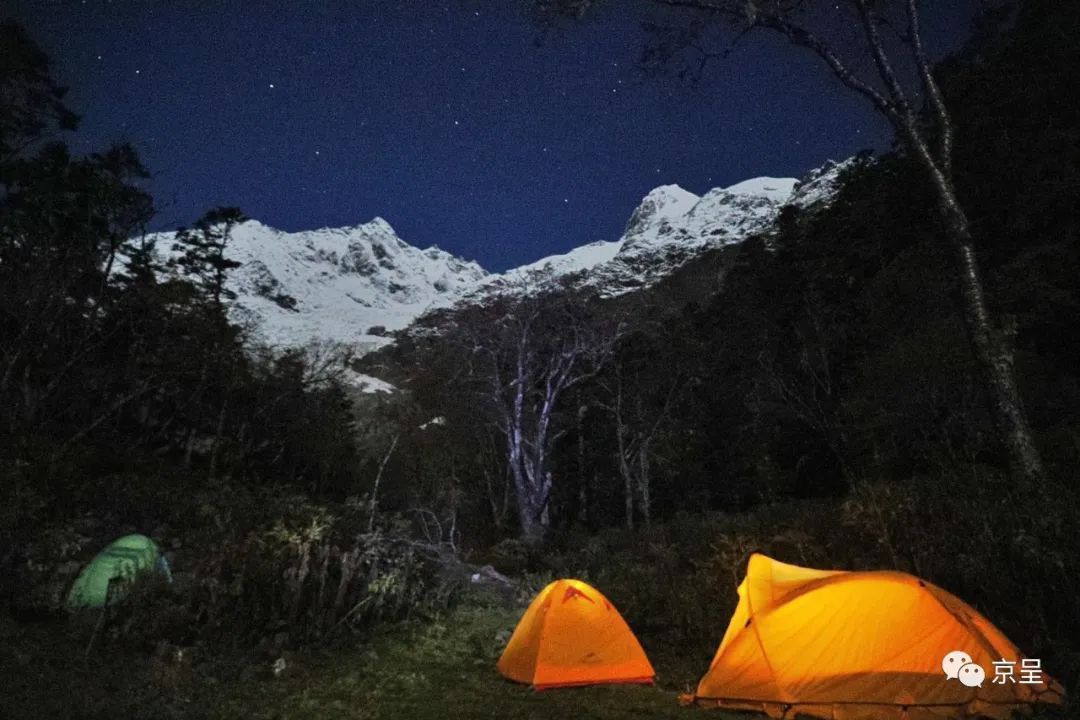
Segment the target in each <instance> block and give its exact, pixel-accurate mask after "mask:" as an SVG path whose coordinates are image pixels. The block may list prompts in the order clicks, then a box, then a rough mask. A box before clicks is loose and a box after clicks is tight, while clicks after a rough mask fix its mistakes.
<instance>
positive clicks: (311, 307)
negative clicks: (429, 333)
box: [155, 218, 487, 352]
mask: <svg viewBox="0 0 1080 720" xmlns="http://www.w3.org/2000/svg"><path fill="white" fill-rule="evenodd" d="M155 239H156V240H157V245H158V247H159V248H161V249H163V250H165V253H164V254H166V255H167V254H168V252H169V250H168V249H169V248H170V247H171V245H172V235H171V234H161V235H158V236H156V238H155ZM226 254H227V255H228V256H229V258H230V259H232V260H235V261H237V262H239V263H241V265H240V267H238V268H237V269H236V270H234V271H233V272H232V274H231V277H230V280H229V283H228V285H229V289H230V290H232V291H233V292H235V293H236V295H237V299H236V302H235V303H234V304H233V307H232V311H231V312H232V315H233V319H234V320H237V321H239V322H242V323H244V324H247V325H249V326H252V328H253V331H254V334H255V337H256V338H257V339H259V340H260V341H262V342H263V343H265V344H267V345H270V346H275V347H282V346H285V347H295V346H303V345H307V344H309V343H312V342H332V343H343V344H346V345H348V346H350V347H352V348H355V349H356V350H358V351H361V352H362V351H364V350H368V349H372V348H375V347H378V346H380V345H383V344H386V343H387V342H389V339H388V338H387V337H386V336H385V335H386V333H387V332H390V331H394V330H400V329H402V328H404V327H405V326H407V325H408V324H409V323H410V322H412V320H413V319H414V318H416V317H417V316H418V315H420V314H422V313H424V312H426V311H428V310H432V309H434V308H438V307H445V306H448V305H451V304H453V303H454V302H457V301H458V300H459V299H460V298H461V297H462V296H463V295H464V293H465V292H466V291H468V290H471V289H472V288H474V287H475V286H476V284H477V283H478V282H480V281H481V280H482V279H484V278H485V277H486V276H487V272H486V271H484V269H483V268H481V267H480V266H479V265H477V264H476V263H473V262H468V261H465V260H462V259H460V258H457V257H455V256H453V255H451V254H450V253H447V252H445V251H443V250H440V249H439V248H437V247H430V248H427V249H426V250H420V249H419V248H416V247H413V246H412V245H409V244H408V243H406V242H405V241H404V240H402V239H401V238H400V237H398V236H397V234H396V233H395V232H394V229H393V228H392V227H390V225H389V223H387V222H386V221H385V220H383V219H382V218H375V219H374V220H372V221H371V222H368V223H365V224H363V225H356V226H354V227H344V228H324V229H321V230H311V231H305V232H296V233H287V232H282V231H280V230H276V229H274V228H271V227H268V226H266V225H263V224H262V223H259V222H258V221H255V220H249V221H248V222H245V223H243V224H241V225H238V226H237V227H235V228H234V229H233V234H232V238H231V240H230V242H229V244H228V246H227V247H226Z"/></svg>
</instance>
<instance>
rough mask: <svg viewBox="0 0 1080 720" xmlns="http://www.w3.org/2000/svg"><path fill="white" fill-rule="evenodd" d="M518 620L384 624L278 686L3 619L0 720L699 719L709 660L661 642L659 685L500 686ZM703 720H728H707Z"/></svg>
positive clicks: (513, 613) (303, 658)
mask: <svg viewBox="0 0 1080 720" xmlns="http://www.w3.org/2000/svg"><path fill="white" fill-rule="evenodd" d="M520 612H521V611H520V609H506V608H502V607H497V606H477V605H465V606H462V607H459V608H458V609H456V610H454V611H452V612H450V613H448V614H447V615H445V616H444V617H442V618H439V619H437V620H435V621H425V622H423V623H420V622H417V623H409V624H403V625H395V626H388V627H386V628H385V629H384V630H382V631H381V632H379V633H377V634H376V635H375V636H374V637H372V638H370V639H369V640H368V641H367V642H365V643H364V644H356V645H351V646H347V647H342V648H338V649H336V650H325V651H322V652H320V653H307V654H305V653H300V654H296V655H286V662H287V667H286V669H285V671H284V672H282V673H281V674H280V675H279V676H278V677H274V676H273V675H272V674H271V672H270V666H271V660H270V659H269V658H257V659H253V658H251V657H250V656H236V657H225V656H220V655H219V656H217V657H214V658H205V657H204V658H201V659H200V660H199V661H197V662H196V663H195V664H194V666H193V668H192V670H191V673H190V675H187V674H185V673H184V672H176V671H174V669H172V668H171V667H170V666H168V665H167V664H161V663H159V662H158V661H157V660H155V659H153V658H151V657H148V655H147V653H138V652H134V651H129V652H126V653H118V652H95V653H93V654H92V655H91V657H90V658H84V657H83V649H84V643H85V631H83V632H82V633H81V634H80V633H78V632H74V631H73V630H72V629H71V628H70V626H66V625H64V626H61V625H29V626H28V625H18V624H15V623H14V622H12V621H10V620H7V619H3V618H0V646H2V647H3V648H4V651H3V652H2V653H0V677H2V678H3V680H4V682H3V692H0V717H2V718H12V720H16V719H18V718H24V717H25V718H52V717H57V718H60V717H70V718H82V719H85V720H98V719H99V718H101V719H104V718H109V719H110V720H127V719H128V718H132V719H134V718H206V719H207V720H217V719H219V718H220V719H221V720H224V719H226V718H228V719H229V720H234V719H235V718H260V719H265V720H271V719H273V720H335V719H338V718H340V719H342V720H346V719H347V720H354V719H355V720H360V719H363V720H368V719H375V718H415V719H416V720H424V719H425V718H432V719H434V718H439V719H440V720H454V719H455V718H488V717H490V718H496V717H497V718H513V719H514V720H528V719H531V718H573V719H574V720H590V719H596V720H623V719H630V718H666V717H676V716H678V717H682V718H687V717H688V715H689V714H690V713H692V712H694V711H692V710H687V709H684V708H681V707H679V705H678V702H677V699H676V698H677V695H678V692H680V691H683V690H685V689H686V688H687V684H688V683H692V682H695V681H696V679H697V675H698V674H699V673H700V672H702V670H703V668H704V666H705V664H707V659H706V660H705V662H704V663H702V662H701V660H700V658H689V657H686V656H685V654H683V653H680V652H679V650H678V648H674V647H664V646H662V645H658V643H656V642H654V643H649V642H648V641H646V643H645V644H646V646H647V650H648V651H649V654H650V658H651V659H652V661H653V664H654V665H655V666H656V667H657V670H658V672H660V673H661V678H660V683H659V685H658V686H656V687H643V686H610V687H593V688H575V689H565V690H552V691H547V692H542V693H537V692H533V691H532V690H530V689H528V688H527V687H523V686H521V685H517V684H515V683H511V682H509V681H507V680H505V679H503V678H502V677H501V676H499V675H498V673H496V671H495V660H496V659H497V658H498V654H499V651H500V645H501V642H500V641H505V638H506V636H507V635H508V633H509V631H510V630H511V629H512V628H513V626H514V624H515V623H516V621H517V619H518V616H519V614H520ZM708 717H709V718H710V720H723V718H725V717H728V716H727V715H725V714H721V713H719V712H717V711H710V712H709V713H708ZM741 717H746V716H745V715H743V716H741Z"/></svg>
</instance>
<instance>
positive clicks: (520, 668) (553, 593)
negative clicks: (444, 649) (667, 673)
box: [497, 580, 656, 690]
mask: <svg viewBox="0 0 1080 720" xmlns="http://www.w3.org/2000/svg"><path fill="white" fill-rule="evenodd" d="M497 667H498V669H499V672H500V673H502V674H503V675H505V676H506V677H508V678H510V679H511V680H517V681H518V682H522V683H530V684H531V685H532V686H533V688H534V689H536V690H544V689H547V688H554V687H569V686H573V685H599V684H604V683H651V682H652V681H653V677H654V676H655V675H656V673H655V672H654V671H653V667H652V665H651V664H649V659H648V658H647V657H645V651H644V650H642V649H641V645H640V644H639V643H638V641H637V638H636V637H634V633H633V632H631V631H630V627H629V626H628V625H627V624H626V621H625V620H623V618H622V615H620V614H619V611H618V610H616V609H615V607H614V606H613V605H612V604H611V603H610V602H608V599H607V598H605V597H604V596H603V595H602V594H601V593H600V591H598V590H597V589H596V588H594V587H591V586H590V585H587V584H586V583H583V582H581V581H580V580H556V581H555V582H553V583H551V584H550V585H548V586H547V587H545V588H544V589H543V590H541V591H540V594H539V595H537V596H536V598H535V599H533V601H532V603H531V604H530V605H529V609H528V610H526V611H525V614H524V615H523V616H522V618H521V620H520V621H519V622H518V624H517V627H516V628H514V634H513V635H511V636H510V642H509V643H508V644H507V646H506V650H504V651H503V654H502V657H500V658H499V663H498V665H497Z"/></svg>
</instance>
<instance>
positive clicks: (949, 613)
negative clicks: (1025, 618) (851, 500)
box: [684, 554, 1064, 720]
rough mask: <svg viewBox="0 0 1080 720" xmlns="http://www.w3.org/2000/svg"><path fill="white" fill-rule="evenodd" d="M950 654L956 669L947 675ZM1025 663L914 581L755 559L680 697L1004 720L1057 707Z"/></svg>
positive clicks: (907, 717)
mask: <svg viewBox="0 0 1080 720" xmlns="http://www.w3.org/2000/svg"><path fill="white" fill-rule="evenodd" d="M950 654H951V655H950ZM950 657H951V659H952V662H953V663H954V664H957V665H958V666H957V667H956V668H955V669H952V671H951V672H948V673H947V672H946V671H947V670H949V669H950V668H952V665H951V664H950V662H949V660H950ZM995 662H997V663H998V664H999V665H1000V667H1001V670H1000V672H999V671H998V666H996V665H995V664H994V663H995ZM966 663H974V664H975V665H977V666H979V667H981V668H982V670H981V671H978V670H976V669H975V667H974V666H973V665H968V664H966ZM1009 663H1011V665H1007V664H1009ZM1040 665H1041V663H1040ZM1034 666H1035V662H1033V661H1032V659H1030V658H1029V659H1027V663H1024V656H1023V655H1021V653H1020V651H1019V650H1017V649H1016V646H1015V645H1013V644H1012V643H1011V642H1009V640H1008V638H1006V637H1005V636H1004V635H1003V634H1002V633H1001V631H1000V630H998V629H997V628H995V627H994V626H993V625H991V624H990V622H989V621H988V620H986V618H984V617H983V616H982V615H980V614H979V613H977V612H976V611H975V610H974V609H973V608H972V607H971V606H969V605H968V604H966V603H965V602H963V601H962V600H960V599H958V598H956V597H955V596H953V595H950V594H949V593H948V592H946V591H944V590H942V589H941V588H939V587H935V586H934V585H931V584H930V583H928V582H925V581H923V580H920V579H918V578H916V577H913V576H911V575H907V574H905V573H900V572H842V571H836V570H811V569H809V568H802V567H797V566H795V565H786V564H784V563H782V562H777V561H776V560H773V559H771V558H767V557H765V556H764V555H758V554H755V555H753V556H751V558H750V564H749V567H748V568H747V571H746V578H745V579H744V580H743V582H742V584H741V585H739V604H738V607H736V608H735V614H734V616H732V618H731V623H730V624H729V625H728V629H727V632H726V633H725V634H724V639H723V641H721V643H720V648H719V649H718V650H717V651H716V656H715V657H714V658H713V662H712V665H711V666H710V668H709V672H707V673H706V674H705V677H703V678H702V679H701V682H700V683H699V684H698V688H697V693H696V694H695V695H694V696H690V697H687V698H684V700H688V701H691V702H697V703H698V704H701V705H707V706H714V707H715V706H720V707H725V708H735V709H743V710H758V711H761V712H765V713H767V714H768V715H770V716H771V717H775V718H793V717H795V716H796V715H797V714H806V715H813V716H816V717H820V718H831V719H834V720H864V719H866V720H869V719H871V718H872V719H873V720H880V719H883V718H896V719H898V720H901V719H902V720H923V719H931V718H933V719H935V720H940V718H945V717H949V718H962V717H970V716H978V715H985V716H988V717H992V718H1008V717H1010V715H1011V713H1012V711H1013V710H1016V709H1020V708H1021V707H1022V706H1024V705H1027V704H1029V703H1036V702H1047V703H1054V704H1060V703H1061V701H1062V697H1063V695H1064V690H1063V689H1062V687H1061V686H1060V685H1059V684H1058V683H1057V682H1055V681H1054V680H1053V679H1052V678H1050V677H1049V676H1048V675H1046V674H1044V673H1042V672H1041V667H1040V669H1039V672H1038V674H1037V676H1036V674H1034V673H1025V670H1024V669H1025V668H1027V669H1028V670H1031V668H1033V667H1034ZM1010 668H1011V670H1010ZM979 672H982V673H984V674H985V679H984V680H983V681H982V683H981V686H977V685H976V683H975V681H977V680H978V679H979V677H978V674H979ZM1010 675H1011V678H1010V677H1009V676H1010ZM961 678H963V679H961ZM1036 678H1037V682H1034V683H1032V684H1027V683H1024V682H1022V681H1024V680H1028V681H1032V680H1036ZM995 681H996V682H995Z"/></svg>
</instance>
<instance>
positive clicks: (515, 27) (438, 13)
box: [2, 0, 973, 270]
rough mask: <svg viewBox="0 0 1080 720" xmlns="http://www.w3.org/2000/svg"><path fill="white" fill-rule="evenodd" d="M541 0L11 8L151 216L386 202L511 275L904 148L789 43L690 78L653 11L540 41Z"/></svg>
mask: <svg viewBox="0 0 1080 720" xmlns="http://www.w3.org/2000/svg"><path fill="white" fill-rule="evenodd" d="M972 2H973V0H972ZM972 2H967V1H966V0H965V1H960V0H958V1H957V2H949V3H936V2H935V3H928V5H936V6H937V8H936V10H934V11H933V12H930V11H928V16H927V17H926V18H925V26H926V27H925V35H926V38H927V41H928V43H929V45H930V47H931V49H932V50H933V51H934V53H935V55H940V54H941V53H942V52H946V51H948V50H950V49H953V48H955V47H956V46H957V44H958V43H959V42H960V41H961V40H962V39H963V36H964V34H965V30H966V28H967V18H968V16H969V13H970V5H971V4H972ZM525 5H526V3H524V2H511V1H510V0H505V1H499V2H494V1H491V0H489V1H488V2H481V1H480V0H452V1H451V2H449V3H447V2H435V0H430V1H428V0H409V1H403V2H388V1H387V2H374V1H370V0H368V1H365V0H359V1H356V2H348V1H347V0H325V1H323V2H315V1H312V2H297V1H296V0H289V1H288V2H272V1H264V2H256V1H255V0H247V1H241V0H190V1H182V0H115V1H113V2H106V1H105V0H15V2H12V1H11V0H7V1H6V2H4V3H3V5H2V6H3V7H4V8H14V11H13V12H10V13H9V15H14V17H15V18H17V19H19V20H21V21H22V22H23V23H24V24H26V25H27V27H28V28H29V31H30V33H31V35H32V37H33V38H34V39H35V40H36V41H37V42H38V43H39V44H40V45H41V46H42V47H43V48H44V49H45V50H46V51H47V52H48V53H49V55H50V56H51V57H52V58H53V61H54V65H55V74H56V75H57V76H58V77H59V78H60V80H61V81H62V82H64V83H65V84H68V85H70V86H71V93H70V95H69V98H68V99H69V105H70V106H71V107H72V108H73V109H75V110H76V111H77V112H79V113H81V114H82V115H83V123H82V126H81V128H80V130H79V131H78V132H77V133H75V134H74V135H73V136H72V137H71V143H72V146H73V147H74V149H75V150H76V151H77V152H91V151H97V150H101V149H103V148H104V147H105V146H107V145H108V144H109V143H111V142H117V141H129V142H131V143H133V144H134V145H135V146H136V147H137V148H138V149H139V151H140V153H141V155H142V157H143V160H144V162H145V163H146V164H147V166H148V167H149V168H150V170H151V172H152V174H153V179H152V180H151V182H150V183H149V189H150V190H151V192H153V194H154V196H155V198H156V200H157V203H158V206H159V215H158V218H157V219H156V221H155V226H154V229H173V228H175V227H177V226H179V225H183V224H187V223H191V222H192V221H193V220H194V219H196V218H197V217H198V216H199V215H201V214H202V212H203V211H204V210H206V209H208V208H210V207H212V206H215V205H225V204H227V205H237V206H239V207H241V208H242V209H243V210H244V211H245V212H247V213H248V215H250V216H252V217H254V218H257V219H259V220H261V221H262V222H264V223H266V224H268V225H273V226H275V227H279V228H282V229H285V230H302V229H310V228H317V227H324V226H341V225H355V224H358V223H362V222H366V221H368V220H370V219H371V218H372V217H374V216H376V215H378V216H382V217H384V218H385V219H386V220H387V221H388V222H390V224H391V225H393V226H394V228H395V229H396V230H397V232H398V234H399V235H401V236H402V237H403V238H404V239H405V240H407V241H408V242H410V243H412V244H413V245H417V246H420V247H426V246H428V245H431V244H437V245H439V246H440V247H442V248H444V249H446V250H449V251H451V252H453V253H455V254H458V255H462V256H464V257H467V258H469V259H474V260H477V261H478V262H480V263H481V264H482V265H483V266H484V267H486V268H488V269H489V270H502V269H505V268H508V267H512V266H515V265H519V264H522V263H525V262H530V261H533V260H536V259H538V258H540V257H542V256H544V255H549V254H552V253H555V252H564V251H566V250H568V249H570V248H572V247H575V246H578V245H581V244H583V243H586V242H591V241H594V240H600V239H604V240H612V239H615V238H617V237H618V236H619V234H620V233H621V231H622V229H623V226H624V224H625V222H626V220H627V218H628V217H629V215H630V213H631V212H632V211H633V209H634V207H635V206H636V205H637V203H638V201H639V200H640V198H641V197H642V196H643V195H644V194H645V193H647V192H648V191H649V190H651V189H652V188H653V187H655V186H657V185H662V184H666V183H676V184H679V185H681V186H683V187H685V188H687V189H688V190H691V191H693V192H696V193H702V192H704V191H706V190H708V189H709V188H711V187H715V186H722V185H729V184H732V183H734V182H738V181H740V180H743V179H745V178H748V177H753V176H758V175H773V176H796V177H797V176H800V175H802V174H803V173H805V172H806V171H807V170H809V169H811V168H813V167H816V166H818V165H820V164H821V163H822V162H824V161H825V160H826V159H829V158H834V159H842V158H844V157H847V156H849V155H851V154H853V153H855V152H856V151H858V150H860V149H864V148H876V149H882V148H885V147H887V145H888V139H889V137H890V133H889V129H888V127H887V126H886V124H885V122H884V121H883V120H881V119H880V118H879V117H877V116H876V115H875V114H874V113H873V112H872V111H871V110H870V109H869V107H868V106H867V105H866V104H865V103H864V101H862V100H861V98H858V97H856V96H854V95H853V94H851V93H850V92H848V91H846V90H845V89H844V88H843V87H841V86H840V85H839V83H838V82H837V81H836V80H835V79H834V78H833V77H832V76H831V75H830V74H829V72H828V71H827V69H825V68H824V67H823V66H822V65H820V64H819V63H817V62H815V60H814V59H813V58H811V57H809V56H808V55H806V53H805V52H804V51H800V50H799V49H797V48H793V47H790V46H788V45H786V44H785V43H783V42H782V41H780V40H779V39H776V38H773V37H770V36H768V35H766V34H761V35H760V36H758V37H756V38H747V39H745V40H744V41H743V42H742V43H741V44H740V45H739V47H738V49H737V50H736V51H735V52H734V53H733V54H732V55H731V56H730V57H728V58H727V59H726V60H723V61H721V62H718V63H715V64H713V65H711V66H710V68H709V70H708V71H707V72H706V75H705V77H704V78H703V79H702V80H701V81H700V82H698V83H696V84H691V83H678V82H675V81H673V80H672V79H671V78H670V77H669V78H666V79H663V78H662V79H649V78H646V77H644V76H643V74H642V73H641V72H640V70H639V68H638V59H639V57H640V52H641V48H642V45H643V42H644V40H645V35H644V33H643V31H642V30H641V29H640V25H639V23H640V21H641V20H642V19H644V18H645V17H646V16H647V15H648V13H649V12H651V11H650V9H649V8H648V6H647V5H646V4H644V3H640V4H639V3H636V2H634V1H633V0H624V1H622V2H619V1H617V0H616V1H615V2H610V3H608V5H609V10H608V11H607V12H606V13H600V14H597V15H595V16H594V17H592V18H591V19H590V20H589V21H588V22H584V23H580V24H578V25H576V26H573V27H571V28H570V29H568V30H565V31H561V32H556V33H549V34H547V35H545V36H543V37H541V32H540V30H539V29H538V27H537V26H536V25H535V24H533V23H531V22H530V21H529V17H528V15H527V13H526V12H525V11H524V10H523V8H524V7H525ZM942 5H947V6H949V8H948V9H944V8H942V7H941V6H942ZM538 40H540V42H539V43H538V42H537V41H538Z"/></svg>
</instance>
